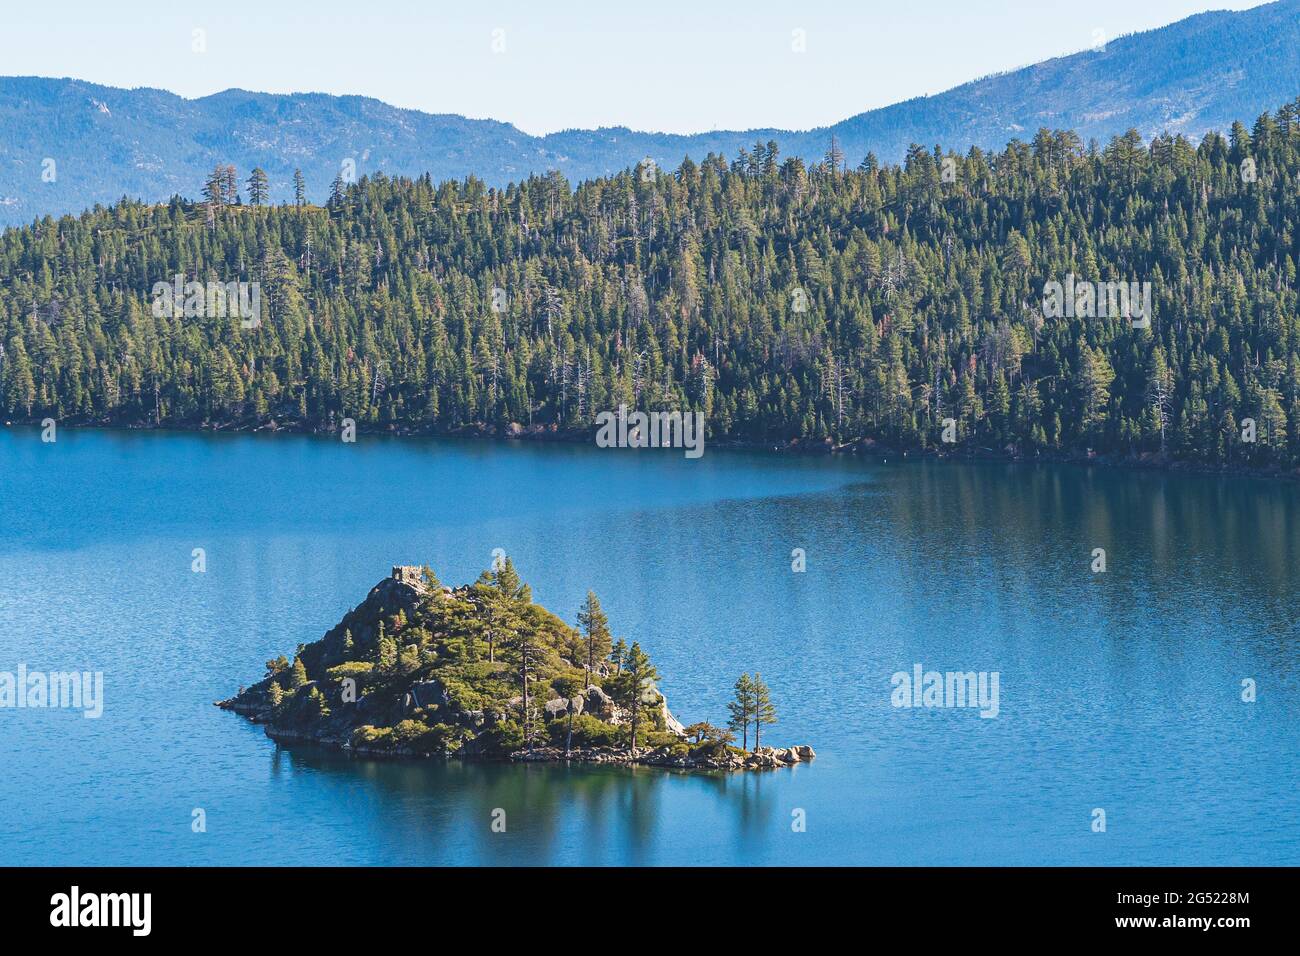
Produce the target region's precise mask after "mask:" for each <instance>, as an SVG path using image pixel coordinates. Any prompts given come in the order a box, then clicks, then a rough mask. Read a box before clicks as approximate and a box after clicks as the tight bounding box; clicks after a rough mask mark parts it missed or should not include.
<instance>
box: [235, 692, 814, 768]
mask: <svg viewBox="0 0 1300 956" xmlns="http://www.w3.org/2000/svg"><path fill="white" fill-rule="evenodd" d="M214 705H215V706H216V707H219V708H220V709H222V710H228V711H231V712H232V713H235V714H238V715H239V716H241V717H244V718H245V719H246V720H248V721H249V722H250V723H253V724H260V725H262V728H263V733H265V734H266V736H267V737H268V738H270V739H271V740H272V741H274V742H275V743H276V744H277V745H280V746H292V745H293V744H311V745H314V746H317V747H323V748H325V749H327V750H334V751H339V752H342V753H345V754H347V755H348V756H350V757H364V758H366V759H371V760H394V761H403V760H466V761H472V762H481V763H511V764H520V763H562V764H574V763H580V764H591V765H596V766H601V765H604V766H616V767H626V768H631V767H638V766H640V767H658V768H660V769H663V770H685V771H692V772H720V773H731V772H734V771H740V770H777V769H780V768H783V767H794V766H797V765H798V764H800V763H811V762H812V761H813V760H814V759H816V756H817V754H816V752H815V751H814V750H813V749H812V747H810V746H808V745H807V744H798V745H795V746H793V747H756V748H755V749H754V750H751V751H744V752H739V753H728V754H723V755H720V756H718V757H715V758H705V759H698V760H697V759H692V758H691V757H689V756H682V755H680V754H673V753H672V751H671V750H670V748H668V747H655V748H639V749H638V750H637V751H636V752H635V753H633V752H632V750H631V749H630V748H626V747H574V748H572V749H571V750H569V751H568V752H567V753H566V752H565V750H564V748H563V747H556V746H552V745H546V746H538V747H534V748H533V749H532V750H516V751H514V752H512V753H510V754H507V755H504V756H495V755H491V754H479V753H472V752H471V753H465V752H463V751H456V752H453V753H435V752H431V751H430V752H423V751H416V750H412V749H409V748H398V749H396V750H392V749H381V748H378V747H366V746H355V745H353V744H352V743H350V742H349V741H347V740H345V739H341V738H337V737H331V736H328V735H317V734H313V733H310V732H306V731H300V730H292V729H289V728H285V727H274V726H272V725H271V724H270V723H268V722H267V721H266V720H264V719H262V715H261V714H260V713H259V712H258V711H257V710H255V709H252V708H249V707H245V706H241V705H240V704H238V703H237V702H236V700H235V698H230V699H229V700H219V701H214Z"/></svg>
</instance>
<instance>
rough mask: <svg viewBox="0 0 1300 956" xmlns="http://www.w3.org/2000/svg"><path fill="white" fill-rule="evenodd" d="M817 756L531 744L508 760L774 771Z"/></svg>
mask: <svg viewBox="0 0 1300 956" xmlns="http://www.w3.org/2000/svg"><path fill="white" fill-rule="evenodd" d="M816 756H817V755H816V754H815V753H813V749H812V748H811V747H809V746H807V745H801V746H798V747H788V748H776V749H774V748H772V747H760V748H759V749H758V750H755V751H752V752H749V753H746V752H744V751H741V750H734V749H733V750H726V751H721V752H714V753H710V752H708V750H707V748H703V749H698V750H696V751H693V750H691V749H690V748H683V747H682V746H681V745H680V744H679V745H677V746H674V747H657V748H654V749H652V750H646V749H642V750H638V751H637V752H636V753H635V754H634V753H633V752H632V751H631V750H630V749H628V748H625V747H575V748H574V749H573V750H571V751H569V752H568V753H567V754H566V753H565V751H564V748H563V747H534V748H533V749H532V750H518V751H515V752H514V753H512V754H511V755H510V759H511V760H515V761H519V762H521V763H548V762H559V761H569V762H575V763H604V764H619V765H622V766H631V765H633V764H641V765H643V766H648V767H668V768H672V769H677V770H726V771H732V770H776V769H779V768H781V767H792V766H794V765H795V764H798V763H805V762H810V761H812V759H813V758H814V757H816Z"/></svg>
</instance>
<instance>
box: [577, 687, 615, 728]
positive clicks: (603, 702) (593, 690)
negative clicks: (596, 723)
mask: <svg viewBox="0 0 1300 956" xmlns="http://www.w3.org/2000/svg"><path fill="white" fill-rule="evenodd" d="M583 694H585V695H586V705H585V709H586V712H587V713H589V714H591V715H593V716H594V717H598V718H600V719H601V720H612V719H613V718H614V716H615V714H616V713H617V710H618V708H617V707H615V706H614V698H612V697H610V696H609V694H607V693H605V692H604V691H603V690H601V689H600V688H599V687H597V686H596V685H595V684H592V685H591V686H590V687H588V688H587V689H586V690H585V691H583Z"/></svg>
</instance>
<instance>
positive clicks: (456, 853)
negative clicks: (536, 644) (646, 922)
mask: <svg viewBox="0 0 1300 956" xmlns="http://www.w3.org/2000/svg"><path fill="white" fill-rule="evenodd" d="M1298 495H1300V488H1298V487H1297V486H1295V485H1292V484H1283V483H1271V482H1264V481H1252V480H1241V479H1236V480H1227V479H1215V478H1206V477H1187V476H1165V475H1156V474H1144V473H1132V472H1124V471H1103V470H1089V469H1083V468H1073V467H1048V466H1028V465H1021V466H1015V465H994V464H941V463H933V462H930V463H919V462H903V461H902V460H895V459H890V460H889V461H888V462H878V461H877V462H867V461H858V460H854V461H841V460H828V459H822V458H794V457H783V456H776V455H763V454H758V453H742V452H727V451H722V450H714V449H710V450H709V451H708V452H707V453H706V454H705V456H704V457H703V458H702V459H699V460H697V461H687V460H685V459H684V458H683V457H682V456H681V455H680V453H675V452H667V451H665V452H652V451H643V452H635V451H620V450H612V449H611V450H598V449H594V448H587V447H574V446H541V445H530V444H516V443H497V444H492V443H486V442H481V443H480V442H473V443H462V442H453V441H417V440H402V441H398V440H386V439H370V440H366V439H362V440H361V441H359V442H358V443H357V444H355V445H344V444H342V443H339V442H331V441H325V440H319V439H310V438H305V437H296V436H276V437H270V436H265V437H264V436H237V437H229V436H196V435H177V434H170V435H169V434H131V433H120V432H96V431H82V432H76V431H73V430H68V429H65V430H62V431H61V432H60V434H59V440H58V442H57V443H55V444H52V445H51V444H42V443H41V441H40V438H39V432H37V431H34V430H26V429H0V671H10V672H12V671H16V669H17V666H18V664H19V663H24V664H26V665H27V666H28V668H29V669H31V670H72V669H76V670H99V671H103V672H104V679H105V698H106V703H105V711H104V715H103V717H102V718H101V719H99V720H87V719H85V718H83V717H82V716H81V715H80V713H78V712H74V711H67V710H15V709H0V768H2V769H0V864H75V865H80V864H119V863H124V864H205V863H208V864H237V863H251V864H334V865H337V864H554V863H562V864H567V863H574V864H700V863H706V864H707V863H716V864H848V863H863V864H980V863H992V864H1130V863H1132V864H1137V863H1143V864H1291V865H1295V864H1300V787H1298V786H1297V783H1298V782H1300V772H1298V771H1300V757H1298V756H1297V749H1298V748H1300V666H1298V655H1297V651H1298V649H1300V644H1298V638H1300V628H1298V627H1297V623H1296V622H1297V615H1296V610H1295V601H1296V595H1297V594H1298V593H1300V588H1297V583H1298V582H1297V576H1298V575H1300V570H1298V568H1300V564H1298V562H1297V558H1298V557H1300V513H1298V499H1297V496H1298ZM1099 547H1100V548H1105V549H1106V553H1107V564H1108V570H1107V572H1106V573H1105V574H1093V573H1091V571H1090V570H1089V565H1090V563H1091V561H1092V556H1091V552H1092V550H1093V549H1094V548H1099ZM194 548H204V549H205V550H206V552H207V562H208V564H207V566H208V570H207V572H206V573H205V574H195V573H192V572H191V570H190V562H191V552H192V550H193V549H194ZM494 548H504V549H506V551H507V552H508V553H510V554H511V555H512V556H513V557H514V559H515V563H516V564H517V566H518V567H519V568H520V570H521V572H522V573H523V575H524V577H525V579H526V580H527V581H529V582H530V583H531V584H532V586H533V593H534V595H535V598H536V600H538V601H539V602H540V603H542V604H544V605H546V606H547V607H549V608H551V609H552V610H554V611H556V612H557V613H559V614H560V615H561V616H563V617H565V618H566V619H568V620H570V621H572V620H573V619H574V616H575V614H576V611H577V608H578V605H579V604H580V603H581V601H582V598H583V596H584V594H585V593H586V590H587V589H588V588H592V589H594V590H595V591H596V592H597V593H598V594H599V595H600V596H601V599H602V601H603V602H604V604H605V608H606V610H607V611H608V613H609V615H610V619H611V622H612V624H613V627H614V629H615V633H616V634H619V635H622V636H625V637H626V638H627V639H628V640H629V641H630V640H638V641H640V642H641V644H642V645H643V646H644V647H645V648H647V650H648V651H649V653H650V654H651V655H652V657H653V658H654V659H655V661H656V663H657V664H658V666H659V668H660V670H661V672H662V673H663V675H664V677H665V680H664V682H663V685H662V688H663V690H664V691H665V693H666V694H667V696H668V699H669V701H670V704H671V706H672V708H673V710H674V712H676V713H677V715H678V716H679V717H681V718H683V719H684V720H685V721H686V722H688V723H689V722H691V721H694V720H701V719H709V720H712V721H713V722H714V723H721V722H722V721H723V717H724V713H725V710H724V705H725V702H726V699H727V697H728V693H727V691H728V688H729V687H730V684H731V683H732V682H733V681H734V679H735V677H736V675H738V674H739V673H740V672H742V671H753V670H756V669H757V670H759V671H761V672H762V673H763V676H764V678H765V680H766V681H767V682H768V683H769V684H770V685H771V687H772V691H773V694H774V697H775V701H776V703H777V706H778V708H779V712H780V723H779V724H778V725H777V726H776V727H774V728H773V729H772V730H771V731H770V736H771V739H772V742H773V743H776V744H783V743H784V744H790V743H809V744H812V745H813V747H814V748H816V750H817V752H818V755H819V756H818V759H817V760H816V762H815V763H813V764H812V765H810V766H799V767H797V768H794V769H793V770H787V771H779V772H773V773H766V774H747V775H735V776H730V777H727V776H720V775H681V774H671V773H666V772H659V771H655V770H647V769H638V770H636V771H626V770H619V769H610V768H561V767H555V766H531V767H515V766H508V765H489V764H462V763H459V762H455V761H453V762H450V763H447V764H441V763H422V764H400V763H385V762H375V761H363V760H354V759H349V758H347V757H344V756H341V755H338V754H334V753H329V752H324V751H321V750H318V749H312V748H307V749H282V748H277V747H276V745H275V744H273V743H272V742H271V741H269V740H268V739H267V738H266V737H265V736H264V735H263V733H262V731H261V729H260V728H258V727H255V726H252V725H250V724H248V723H247V722H245V721H244V720H243V719H242V718H239V717H237V716H235V715H233V714H229V713H226V712H224V711H219V710H217V709H216V708H215V707H213V706H212V701H214V700H216V699H218V698H222V697H226V696H229V695H230V694H231V693H232V692H233V691H234V690H235V689H236V688H237V687H238V686H239V685H240V684H243V683H249V682H251V681H253V680H255V679H256V678H257V677H259V676H260V674H261V673H262V669H263V662H264V661H266V660H267V659H268V658H271V657H274V656H277V655H279V654H281V653H291V652H292V650H293V648H294V647H295V646H296V645H297V644H298V643H299V642H307V641H312V640H315V639H317V638H319V637H320V636H321V634H322V633H324V631H325V630H326V629H328V628H329V627H330V626H332V625H333V624H334V623H335V622H336V621H337V620H338V619H339V618H340V617H341V616H342V614H343V613H344V612H345V611H347V610H348V609H349V608H350V607H351V606H353V605H355V604H356V603H358V602H359V601H360V600H361V599H362V598H363V597H364V596H365V594H366V591H367V590H368V589H369V588H370V587H371V586H372V585H374V584H375V582H376V581H377V580H378V579H379V578H381V577H383V576H384V575H386V574H387V572H388V570H389V568H390V566H391V565H393V564H396V563H418V562H426V561H427V562H428V563H430V564H431V565H433V566H434V568H435V569H436V570H437V571H438V573H439V574H440V576H441V577H442V578H443V580H444V581H449V582H461V581H468V580H471V579H472V578H473V577H474V576H475V575H476V574H477V573H478V571H479V570H481V569H482V568H483V567H485V566H487V564H488V563H489V562H490V560H491V552H492V550H493V549H494ZM794 548H803V549H804V550H805V552H806V554H807V570H806V572H804V573H802V574H796V573H793V572H792V571H791V550H792V549H794ZM916 663H920V664H922V665H923V666H924V667H925V668H926V669H927V670H929V669H934V670H941V671H945V670H963V671H968V670H974V671H997V672H999V674H1000V701H999V703H1000V713H999V715H998V717H997V718H996V719H981V718H980V717H979V716H978V713H977V712H976V711H974V710H969V709H967V710H958V709H953V710H938V709H932V710H925V709H919V710H904V709H896V708H894V707H892V706H891V704H890V693H891V690H892V687H891V683H890V677H891V675H892V674H893V673H894V672H896V671H899V670H909V671H910V670H911V668H912V666H913V665H914V664H916ZM1246 678H1251V679H1253V680H1255V681H1256V682H1257V685H1258V700H1257V701H1256V702H1254V703H1244V702H1243V701H1242V700H1241V693H1242V681H1243V680H1244V679H1246ZM195 808H203V809H204V810H205V812H206V814H207V832H206V833H194V832H192V831H191V826H190V824H191V814H192V811H193V810H194V809H195ZM495 808H502V809H504V810H505V811H506V814H507V832H506V833H504V834H500V833H493V832H492V831H491V829H490V827H489V823H490V820H491V814H492V811H493V810H494V809H495ZM1094 808H1102V809H1104V810H1105V812H1106V823H1107V827H1106V832H1105V833H1094V832H1092V830H1091V827H1090V824H1091V821H1092V812H1093V810H1094ZM796 809H801V810H803V811H804V814H805V815H806V820H807V829H806V832H802V833H797V832H792V829H791V821H792V813H793V812H794V811H795V810H796Z"/></svg>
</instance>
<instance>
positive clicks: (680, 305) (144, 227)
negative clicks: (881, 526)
mask: <svg viewBox="0 0 1300 956" xmlns="http://www.w3.org/2000/svg"><path fill="white" fill-rule="evenodd" d="M236 175H237V174H236V173H235V171H234V170H231V169H228V168H224V167H223V168H222V169H221V170H218V171H215V172H214V180H213V181H211V182H209V183H208V193H209V198H208V201H207V202H203V203H193V202H188V201H186V200H183V199H181V198H176V199H174V200H173V201H172V202H170V203H169V204H167V205H164V206H146V205H141V204H139V203H136V202H132V201H128V200H123V201H122V202H120V203H118V204H116V205H114V206H112V207H111V208H107V209H105V208H98V207H97V208H95V209H94V210H91V211H88V212H86V213H84V214H83V215H81V216H80V217H76V218H72V217H68V218H63V219H60V220H57V221H55V220H52V219H45V220H42V221H40V222H37V223H35V224H33V225H32V226H30V227H26V228H22V229H14V230H9V231H6V232H5V233H4V234H3V236H2V237H0V346H2V347H3V353H2V354H0V410H2V411H3V414H4V415H5V416H7V417H9V418H17V419H24V420H32V419H37V420H39V419H40V418H43V417H53V418H56V419H59V420H72V421H89V422H116V423H154V424H159V423H160V424H175V425H207V424H222V425H239V426H251V425H255V424H258V423H263V422H267V421H270V420H275V421H276V422H278V423H280V424H288V423H294V424H299V425H301V426H303V427H308V428H312V429H320V430H324V429H332V428H336V427H338V423H339V422H340V421H341V420H342V419H344V418H352V419H354V420H355V421H356V422H358V423H359V424H360V425H361V427H362V428H372V429H373V428H400V429H411V430H423V431H431V432H455V431H460V430H491V431H497V432H500V431H504V430H506V429H508V428H509V427H510V426H511V425H512V424H518V425H522V426H525V427H527V426H533V427H534V428H538V427H545V428H554V429H556V430H559V431H564V432H574V433H577V432H581V431H583V430H591V429H593V423H594V419H595V416H596V415H597V414H598V413H599V412H600V411H602V410H606V409H616V408H617V407H618V406H619V405H620V404H626V405H628V406H629V407H634V408H640V409H643V410H646V411H654V410H673V409H683V410H685V409H690V410H701V411H703V412H704V413H705V415H706V420H707V425H708V431H709V436H710V438H711V439H712V440H715V441H716V440H719V439H733V440H747V441H762V442H782V441H788V440H792V439H803V440H808V441H819V442H821V441H831V442H836V443H843V442H849V441H853V440H857V439H864V438H869V439H873V440H877V441H880V442H883V443H886V444H888V445H890V446H894V447H898V446H902V447H907V448H923V447H933V446H935V445H937V444H939V443H940V442H941V441H942V439H943V435H944V432H945V420H946V419H951V420H952V423H951V427H949V428H948V429H947V432H948V437H950V438H955V440H956V446H957V447H959V448H972V447H977V448H987V449H992V450H996V451H1001V450H1004V449H1011V450H1013V451H1017V452H1019V453H1022V454H1034V453H1036V452H1047V453H1071V454H1073V453H1081V452H1085V451H1086V450H1089V449H1090V450H1093V451H1095V452H1099V453H1107V454H1113V455H1122V456H1129V455H1150V456H1162V455H1163V456H1165V457H1167V458H1169V459H1173V460H1183V461H1194V462H1202V463H1233V464H1238V463H1240V464H1246V465H1251V466H1258V467H1274V466H1282V467H1294V466H1296V465H1297V464H1300V359H1298V358H1297V350H1298V345H1300V318H1298V316H1297V301H1296V259H1297V246H1296V243H1297V223H1298V221H1300V208H1298V204H1300V101H1297V103H1294V104H1289V105H1287V106H1285V107H1283V108H1282V109H1281V110H1279V111H1278V112H1277V113H1275V114H1266V115H1264V116H1261V117H1260V118H1259V119H1258V121H1257V122H1256V123H1255V124H1254V126H1253V128H1252V129H1250V130H1248V129H1247V128H1246V127H1244V126H1243V125H1241V124H1236V125H1235V126H1234V127H1233V129H1232V130H1231V132H1230V135H1229V136H1228V137H1226V138H1225V137H1222V136H1219V135H1210V136H1207V137H1206V138H1205V139H1204V140H1203V141H1202V142H1201V143H1200V144H1198V145H1195V146H1193V145H1192V144H1190V143H1189V142H1187V141H1186V140H1184V139H1182V138H1180V137H1173V136H1160V137H1157V138H1156V139H1155V140H1154V141H1153V142H1151V143H1149V144H1146V143H1143V141H1142V140H1141V138H1140V137H1139V136H1138V134H1137V133H1136V132H1130V133H1129V134H1127V135H1126V136H1123V137H1119V138H1116V139H1114V140H1113V141H1111V142H1110V143H1109V144H1108V145H1106V146H1105V147H1104V148H1103V147H1100V146H1099V145H1098V144H1095V143H1093V144H1089V145H1087V146H1085V145H1084V144H1083V143H1081V142H1080V141H1079V139H1078V137H1077V136H1075V135H1074V134H1072V133H1069V132H1059V131H1058V132H1051V131H1047V130H1042V131H1040V132H1039V133H1038V134H1037V135H1036V136H1034V137H1033V139H1032V141H1031V142H1028V143H1026V142H1020V141H1013V142H1012V143H1010V144H1009V145H1008V146H1007V148H1006V149H1005V150H1003V151H1002V152H1000V153H985V152H982V151H980V150H978V149H972V150H971V151H970V152H969V153H967V154H965V155H958V154H951V153H949V154H945V153H942V152H941V151H940V150H939V149H938V148H937V147H936V148H935V149H933V150H930V149H925V148H921V147H914V148H913V149H912V150H911V151H910V153H909V155H908V156H907V159H906V161H905V162H904V163H903V164H902V165H901V166H881V165H879V164H878V163H877V162H876V161H875V159H874V158H873V157H871V156H868V157H867V158H866V159H865V160H863V161H862V163H861V164H860V165H858V166H857V167H856V168H853V169H847V168H845V163H844V161H843V158H842V156H841V155H840V153H839V151H838V149H837V148H835V147H834V146H832V148H831V150H830V152H829V153H828V156H827V159H826V161H824V162H822V163H817V164H812V165H807V164H805V163H804V162H803V161H801V160H799V159H784V160H783V159H782V158H781V157H780V156H779V155H778V150H777V147H776V145H775V144H772V143H759V144H755V146H754V147H753V149H752V150H749V151H744V152H742V153H741V155H739V156H738V157H736V158H735V159H734V160H731V161H728V160H726V159H724V158H720V157H709V158H708V159H706V160H704V161H703V162H700V163H696V162H692V161H690V160H687V161H684V162H683V163H682V165H681V166H680V167H679V168H678V169H677V170H675V171H673V172H666V171H663V170H659V169H656V168H654V167H653V166H650V165H646V166H640V167H638V168H637V169H635V170H629V171H625V172H623V173H621V174H619V175H616V176H611V177H608V178H602V179H597V180H593V181H590V182H585V183H582V184H580V185H578V186H577V187H576V188H575V187H573V186H571V185H570V184H569V183H568V182H567V181H566V180H565V179H564V178H563V177H562V176H560V175H559V174H558V173H553V174H551V175H548V176H534V177H531V178H529V179H528V180H526V181H524V182H521V183H519V184H516V185H512V186H510V187H508V188H506V189H504V190H497V189H489V188H487V187H486V186H485V185H484V184H483V183H481V182H479V181H477V180H474V179H470V180H467V181H464V182H446V183H441V184H435V183H433V182H431V181H430V180H429V179H428V178H427V177H424V178H421V179H418V180H414V181H411V180H405V179H388V178H385V177H383V176H376V177H371V178H364V179H362V180H360V181H359V182H356V183H352V184H347V183H344V182H342V180H341V179H340V180H337V181H336V182H335V184H334V188H333V189H332V195H331V199H330V201H329V203H328V204H327V205H326V206H325V207H315V206H309V205H305V204H295V205H291V206H290V205H286V206H279V207H272V206H265V205H260V204H253V203H249V204H245V203H244V202H243V201H242V200H241V199H240V197H239V196H238V195H237V192H236V191H233V190H234V186H235V183H236ZM258 182H259V180H258V178H257V177H256V176H254V177H253V179H252V180H251V183H253V184H256V183H258ZM196 185H197V184H196ZM253 188H254V189H255V190H258V189H259V187H258V186H257V185H253ZM253 198H254V199H255V200H257V202H258V203H260V202H261V199H262V197H261V196H260V195H259V196H256V197H253ZM177 274H180V275H182V276H183V277H184V278H185V279H186V281H198V282H203V283H208V282H215V283H223V284H227V283H232V282H257V283H259V284H260V292H261V311H262V315H261V317H260V319H261V322H260V325H259V326H258V327H256V328H241V324H240V322H239V321H238V320H236V319H230V318H223V319H206V320H205V319H202V318H194V317H189V318H187V317H185V316H184V315H183V314H180V312H179V310H176V311H170V310H168V309H161V310H157V311H159V312H161V313H162V314H158V315H156V314H155V309H154V307H153V299H152V290H153V287H154V285H155V283H160V282H165V283H171V282H172V281H173V278H174V276H176V275H177ZM1070 275H1074V276H1076V277H1078V279H1079V280H1081V281H1090V282H1101V283H1105V282H1112V281H1113V282H1149V283H1150V288H1151V291H1152V311H1153V314H1152V317H1151V322H1150V327H1149V328H1134V326H1133V323H1132V322H1131V321H1129V320H1127V319H1125V318H1124V317H1122V316H1115V315H1111V316H1108V317H1100V318H1093V317H1081V316H1077V315H1072V316H1070V317H1068V318H1048V317H1046V316H1045V315H1044V308H1043V295H1044V286H1045V284H1047V283H1050V282H1064V281H1065V280H1066V277H1067V276H1070ZM1246 419H1250V420H1251V422H1252V423H1253V424H1250V423H1247V422H1246V421H1245V420H1246ZM1243 435H1245V436H1247V437H1246V438H1245V439H1244V440H1243ZM1251 439H1254V440H1251Z"/></svg>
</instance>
